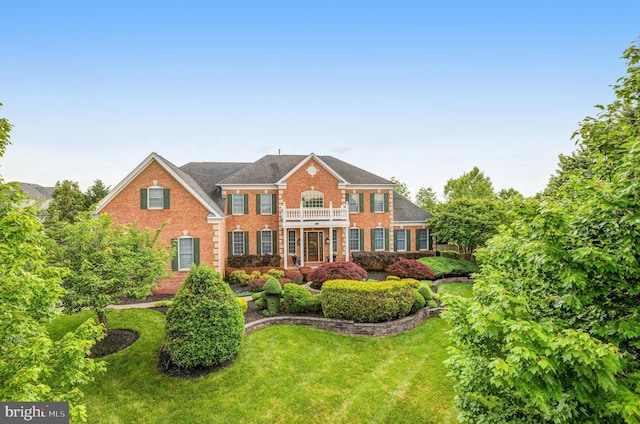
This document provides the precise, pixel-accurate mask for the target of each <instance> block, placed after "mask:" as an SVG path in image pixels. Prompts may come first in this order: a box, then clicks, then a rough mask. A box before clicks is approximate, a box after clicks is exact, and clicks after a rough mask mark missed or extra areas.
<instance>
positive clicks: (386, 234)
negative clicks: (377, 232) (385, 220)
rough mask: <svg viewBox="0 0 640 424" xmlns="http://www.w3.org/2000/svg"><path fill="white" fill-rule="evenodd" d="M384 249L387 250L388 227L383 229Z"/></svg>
mask: <svg viewBox="0 0 640 424" xmlns="http://www.w3.org/2000/svg"><path fill="white" fill-rule="evenodd" d="M384 250H389V229H388V228H385V229H384Z"/></svg>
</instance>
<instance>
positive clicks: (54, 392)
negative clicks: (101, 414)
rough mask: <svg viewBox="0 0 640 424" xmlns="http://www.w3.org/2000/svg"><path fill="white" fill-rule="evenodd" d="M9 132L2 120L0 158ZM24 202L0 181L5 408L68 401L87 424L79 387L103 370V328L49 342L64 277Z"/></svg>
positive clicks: (0, 354)
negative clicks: (95, 356) (98, 344)
mask: <svg viewBox="0 0 640 424" xmlns="http://www.w3.org/2000/svg"><path fill="white" fill-rule="evenodd" d="M0 106H1V104H0ZM10 129H11V125H10V124H9V122H8V121H7V120H6V119H4V118H1V119H0V156H2V154H3V153H4V151H5V149H6V146H7V145H8V144H9V131H10ZM25 198H26V196H25V195H24V194H23V193H21V192H20V190H19V187H18V185H17V184H6V183H5V182H4V180H3V179H2V178H0V401H2V402H9V401H12V402H36V401H40V402H42V401H52V402H63V401H64V402H69V403H70V415H71V420H72V422H80V421H85V420H86V410H85V407H84V405H81V404H79V401H80V399H81V398H82V392H81V390H80V387H81V386H82V385H84V384H86V383H88V382H90V381H92V380H93V376H94V375H95V373H96V372H99V371H101V370H104V364H103V363H102V362H94V361H93V360H92V359H90V358H89V357H88V355H89V351H90V349H91V346H92V345H93V344H94V343H95V340H96V339H97V338H98V337H99V336H100V334H101V332H100V328H99V327H98V326H97V325H96V324H95V323H94V322H93V321H92V320H87V321H86V322H84V323H83V324H81V325H80V326H79V327H78V328H77V329H76V331H74V332H73V333H67V334H66V335H64V336H63V337H62V338H60V339H59V340H53V339H51V337H50V336H49V334H48V332H47V324H48V323H50V322H51V321H52V320H53V318H55V317H56V316H58V315H59V314H60V312H59V311H58V308H57V306H58V304H59V301H60V298H61V296H63V294H64V290H63V288H62V287H61V284H60V283H61V280H62V278H63V276H64V270H63V269H61V268H58V267H54V266H51V265H49V264H48V263H47V260H46V259H47V258H46V254H45V249H44V246H45V244H46V237H45V234H44V229H43V227H42V224H41V223H40V221H39V220H38V216H37V214H38V210H37V209H36V208H35V207H32V206H29V207H23V206H21V205H22V204H23V201H24V199H25Z"/></svg>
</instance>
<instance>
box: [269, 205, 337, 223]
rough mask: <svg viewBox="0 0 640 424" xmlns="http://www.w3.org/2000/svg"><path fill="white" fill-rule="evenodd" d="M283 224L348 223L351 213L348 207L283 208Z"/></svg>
mask: <svg viewBox="0 0 640 424" xmlns="http://www.w3.org/2000/svg"><path fill="white" fill-rule="evenodd" d="M281 216H282V221H283V222H334V221H337V222H346V221H348V219H349V211H348V210H347V208H346V207H342V208H334V207H332V206H331V205H329V207H328V208H305V207H302V208H296V209H291V208H287V207H283V208H282V214H281Z"/></svg>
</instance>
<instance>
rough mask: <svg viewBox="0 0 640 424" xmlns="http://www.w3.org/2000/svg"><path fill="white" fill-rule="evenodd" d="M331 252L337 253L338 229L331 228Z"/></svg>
mask: <svg viewBox="0 0 640 424" xmlns="http://www.w3.org/2000/svg"><path fill="white" fill-rule="evenodd" d="M333 253H338V230H336V229H335V228H334V229H333Z"/></svg>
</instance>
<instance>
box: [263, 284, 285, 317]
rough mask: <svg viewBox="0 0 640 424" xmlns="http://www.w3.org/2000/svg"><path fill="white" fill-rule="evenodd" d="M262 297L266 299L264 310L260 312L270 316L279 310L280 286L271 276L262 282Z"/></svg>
mask: <svg viewBox="0 0 640 424" xmlns="http://www.w3.org/2000/svg"><path fill="white" fill-rule="evenodd" d="M264 297H265V300H266V307H267V309H266V310H263V311H262V314H263V315H265V316H268V317H272V316H274V315H276V314H277V313H278V311H279V310H280V298H281V297H282V286H281V285H280V282H279V281H278V280H276V279H275V278H273V277H271V278H269V279H268V280H267V282H266V283H264Z"/></svg>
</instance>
